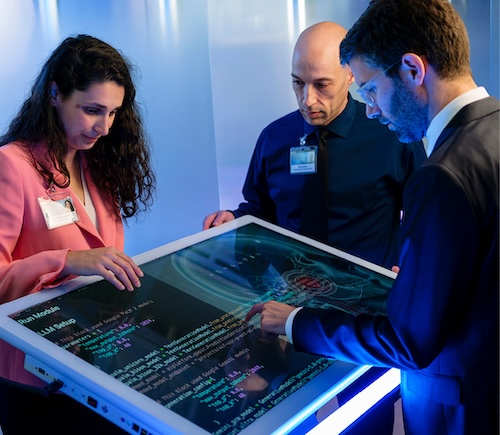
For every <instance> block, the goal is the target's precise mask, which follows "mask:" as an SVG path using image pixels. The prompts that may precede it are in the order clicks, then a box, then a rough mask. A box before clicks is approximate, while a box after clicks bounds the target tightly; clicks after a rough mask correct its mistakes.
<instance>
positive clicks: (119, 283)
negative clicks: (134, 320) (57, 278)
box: [62, 247, 144, 291]
mask: <svg viewBox="0 0 500 435" xmlns="http://www.w3.org/2000/svg"><path fill="white" fill-rule="evenodd" d="M62 275H100V276H102V277H103V278H104V279H105V280H107V281H109V282H110V283H111V284H113V285H114V286H115V287H116V288H117V289H119V290H125V289H127V290H129V291H132V290H134V288H135V287H140V286H141V282H140V280H139V278H140V277H143V276H144V273H143V272H142V270H141V269H140V268H139V266H137V264H135V262H134V260H132V259H131V258H130V257H129V256H128V255H125V254H124V253H123V252H121V251H119V250H118V249H116V248H112V247H109V248H95V249H86V250H83V251H69V252H68V254H67V255H66V264H65V266H64V269H63V271H62Z"/></svg>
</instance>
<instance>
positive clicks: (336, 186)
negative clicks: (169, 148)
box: [233, 96, 426, 268]
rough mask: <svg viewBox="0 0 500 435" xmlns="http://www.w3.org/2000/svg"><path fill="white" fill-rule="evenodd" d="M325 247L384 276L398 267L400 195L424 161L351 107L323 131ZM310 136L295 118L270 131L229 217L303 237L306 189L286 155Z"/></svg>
mask: <svg viewBox="0 0 500 435" xmlns="http://www.w3.org/2000/svg"><path fill="white" fill-rule="evenodd" d="M326 128H328V129H329V130H330V132H331V133H333V134H330V135H329V138H328V160H329V161H328V165H329V166H328V191H329V194H328V197H329V216H328V226H329V228H328V233H329V236H328V240H322V241H323V242H325V243H328V244H329V245H331V246H334V247H336V248H339V249H341V250H343V251H347V252H349V253H351V254H353V255H356V256H358V257H361V258H364V259H366V260H368V261H371V262H372V263H375V264H378V265H381V266H384V267H387V268H390V267H392V266H393V265H395V264H397V258H398V257H397V249H398V247H397V233H398V230H399V224H400V213H401V209H402V196H403V187H404V184H405V183H406V181H407V180H408V178H409V176H410V175H411V174H412V173H413V171H414V170H415V168H417V167H418V166H419V165H420V164H421V163H422V162H423V161H424V160H425V158H426V155H425V151H424V147H423V144H422V142H416V143H412V144H403V143H401V142H399V141H398V140H397V138H396V135H395V134H394V133H393V132H391V131H390V130H389V129H388V128H387V127H386V126H383V125H382V124H380V123H379V122H378V121H377V120H370V119H368V118H367V117H366V115H365V105H364V104H362V103H360V102H358V101H356V100H354V99H352V98H351V97H350V96H349V101H348V104H347V106H346V108H345V109H344V111H343V112H342V113H341V114H340V115H339V116H338V117H337V118H335V119H334V120H333V121H332V122H331V123H330V124H329V125H328V126H326ZM315 130H316V127H315V126H311V125H309V124H308V123H307V122H305V120H304V118H303V117H302V115H301V114H300V112H299V111H298V110H297V111H295V112H292V113H290V114H288V115H286V116H284V117H282V118H280V119H278V120H276V121H274V122H272V123H271V124H270V125H268V126H267V127H266V128H265V129H264V130H263V131H262V133H261V134H260V137H259V139H258V141H257V145H256V147H255V150H254V153H253V156H252V160H251V162H250V167H249V169H248V173H247V177H246V181H245V184H244V186H243V196H244V198H245V200H246V201H247V202H243V203H241V204H240V205H239V207H238V209H237V210H234V211H233V213H234V215H235V216H236V217H239V216H242V215H245V214H251V215H254V216H257V217H260V218H262V219H265V220H267V221H270V222H273V223H275V224H277V225H279V226H282V227H284V228H287V229H289V230H291V231H295V232H297V233H301V225H302V222H301V221H302V208H303V201H304V184H305V179H306V177H308V176H311V175H309V174H290V148H292V147H297V146H299V138H300V137H302V136H304V134H311V133H313V132H314V131H315Z"/></svg>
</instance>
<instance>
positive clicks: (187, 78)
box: [0, 0, 499, 255]
mask: <svg viewBox="0 0 500 435" xmlns="http://www.w3.org/2000/svg"><path fill="white" fill-rule="evenodd" d="M368 3H369V0H335V1H332V0H316V1H314V0H252V1H248V0H59V1H57V0H0V41H1V43H0V59H1V68H0V95H1V96H2V104H1V105H0V130H2V131H4V130H5V129H6V127H7V125H8V123H9V121H10V119H11V117H12V116H13V115H14V114H15V112H16V111H17V110H18V108H19V106H20V105H21V103H22V102H23V101H24V99H25V98H26V95H27V92H28V90H29V88H30V86H31V83H32V80H33V79H34V77H35V75H36V74H37V73H38V71H39V69H40V67H41V65H42V64H43V63H44V61H45V59H46V58H47V57H48V56H49V55H50V53H51V52H52V50H53V49H54V48H55V47H56V46H57V45H58V44H59V42H60V41H61V40H62V39H64V38H65V37H67V36H69V35H74V34H78V33H87V34H91V35H93V36H96V37H98V38H101V39H103V40H105V41H107V42H109V43H110V44H112V45H113V46H115V47H116V48H118V49H120V50H121V51H122V52H123V53H124V54H125V55H126V56H127V57H128V58H129V59H130V60H131V61H132V62H133V63H134V64H135V65H137V67H138V70H139V75H138V77H137V81H136V82H137V85H138V99H139V102H140V104H141V107H142V109H143V114H144V117H145V125H146V129H147V131H148V135H149V137H150V139H151V143H152V146H153V159H154V166H155V170H156V174H157V178H158V192H157V199H156V202H155V205H154V207H153V210H152V211H151V213H149V214H147V215H142V216H141V217H140V218H139V220H137V221H136V220H134V219H132V220H130V221H129V223H128V227H127V228H126V251H127V253H129V254H131V255H134V254H137V253H139V252H143V251H145V250H148V249H151V248H153V247H156V246H159V245H161V244H164V243H167V242H170V241H173V240H175V239H178V238H180V237H184V236H186V235H189V234H192V233H195V232H197V231H199V230H200V229H201V222H202V220H203V217H204V216H205V215H206V214H208V213H209V212H211V211H215V210H218V209H219V208H224V209H225V208H234V207H236V206H237V204H238V202H239V201H240V200H241V193H240V191H241V187H242V184H243V180H244V176H245V173H246V169H247V166H248V162H249V160H250V156H251V153H252V150H253V147H254V144H255V141H256V139H257V136H258V135H259V133H260V131H261V130H262V128H263V127H264V126H265V125H267V124H268V123H269V122H271V121H272V120H273V119H275V118H277V117H279V116H281V115H283V114H285V113H288V112H290V111H292V110H294V109H295V107H296V106H295V98H294V95H293V92H292V89H291V79H290V57H291V52H292V49H293V45H294V43H295V40H296V38H297V36H298V34H299V33H300V32H301V31H302V30H303V29H304V28H305V27H307V26H309V25H311V24H313V23H315V22H319V21H324V20H332V21H336V22H338V23H340V24H342V25H344V26H345V27H350V26H351V25H352V24H353V23H354V21H355V20H356V19H357V18H358V17H359V15H360V14H361V13H362V12H363V11H364V9H365V8H366V6H367V5H368ZM452 3H453V4H454V6H455V7H456V8H457V9H458V11H459V12H460V13H461V15H462V17H463V18H464V20H465V21H466V24H467V26H468V29H469V33H470V38H471V45H472V66H473V71H474V74H475V78H476V81H477V82H478V83H479V84H481V85H484V86H486V88H487V89H488V90H489V92H490V93H491V94H492V95H495V96H496V97H498V96H499V85H498V83H499V70H498V65H499V44H498V23H499V10H498V0H468V1H467V0H456V1H453V2H452Z"/></svg>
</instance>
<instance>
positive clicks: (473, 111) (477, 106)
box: [434, 97, 499, 150]
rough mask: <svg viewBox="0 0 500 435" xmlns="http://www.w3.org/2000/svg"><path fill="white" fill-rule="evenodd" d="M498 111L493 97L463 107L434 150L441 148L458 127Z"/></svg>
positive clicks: (440, 137) (440, 136)
mask: <svg viewBox="0 0 500 435" xmlns="http://www.w3.org/2000/svg"><path fill="white" fill-rule="evenodd" d="M498 110H499V104H498V100H496V99H495V98H493V97H488V98H484V99H482V100H479V101H475V102H474V103H471V104H468V105H467V106H465V107H463V108H462V109H461V110H460V111H459V112H458V113H457V114H456V115H455V116H454V117H453V119H452V120H451V121H450V122H449V123H448V125H447V126H446V127H445V129H444V130H443V132H442V133H441V134H440V135H439V137H438V140H437V141H436V146H435V148H434V150H436V149H437V148H439V146H441V145H442V144H443V142H445V141H446V139H448V137H449V136H450V134H451V133H453V131H455V130H456V129H457V128H458V127H460V126H462V125H465V124H467V123H469V122H471V121H474V120H475V119H479V118H482V117H483V116H486V115H489V114H491V113H493V112H495V111H496V112H498Z"/></svg>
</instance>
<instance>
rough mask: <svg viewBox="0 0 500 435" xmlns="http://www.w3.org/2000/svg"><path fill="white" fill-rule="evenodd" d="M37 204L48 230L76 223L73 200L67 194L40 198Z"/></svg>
mask: <svg viewBox="0 0 500 435" xmlns="http://www.w3.org/2000/svg"><path fill="white" fill-rule="evenodd" d="M38 204H40V210H41V211H42V214H43V217H44V219H45V223H46V224H47V228H48V229H49V230H53V229H54V228H59V227H63V226H65V225H71V224H73V223H75V222H78V214H77V213H76V208H75V205H74V204H73V199H72V198H71V196H70V195H69V194H68V193H65V192H61V193H57V194H52V195H50V196H40V197H39V198H38Z"/></svg>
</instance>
